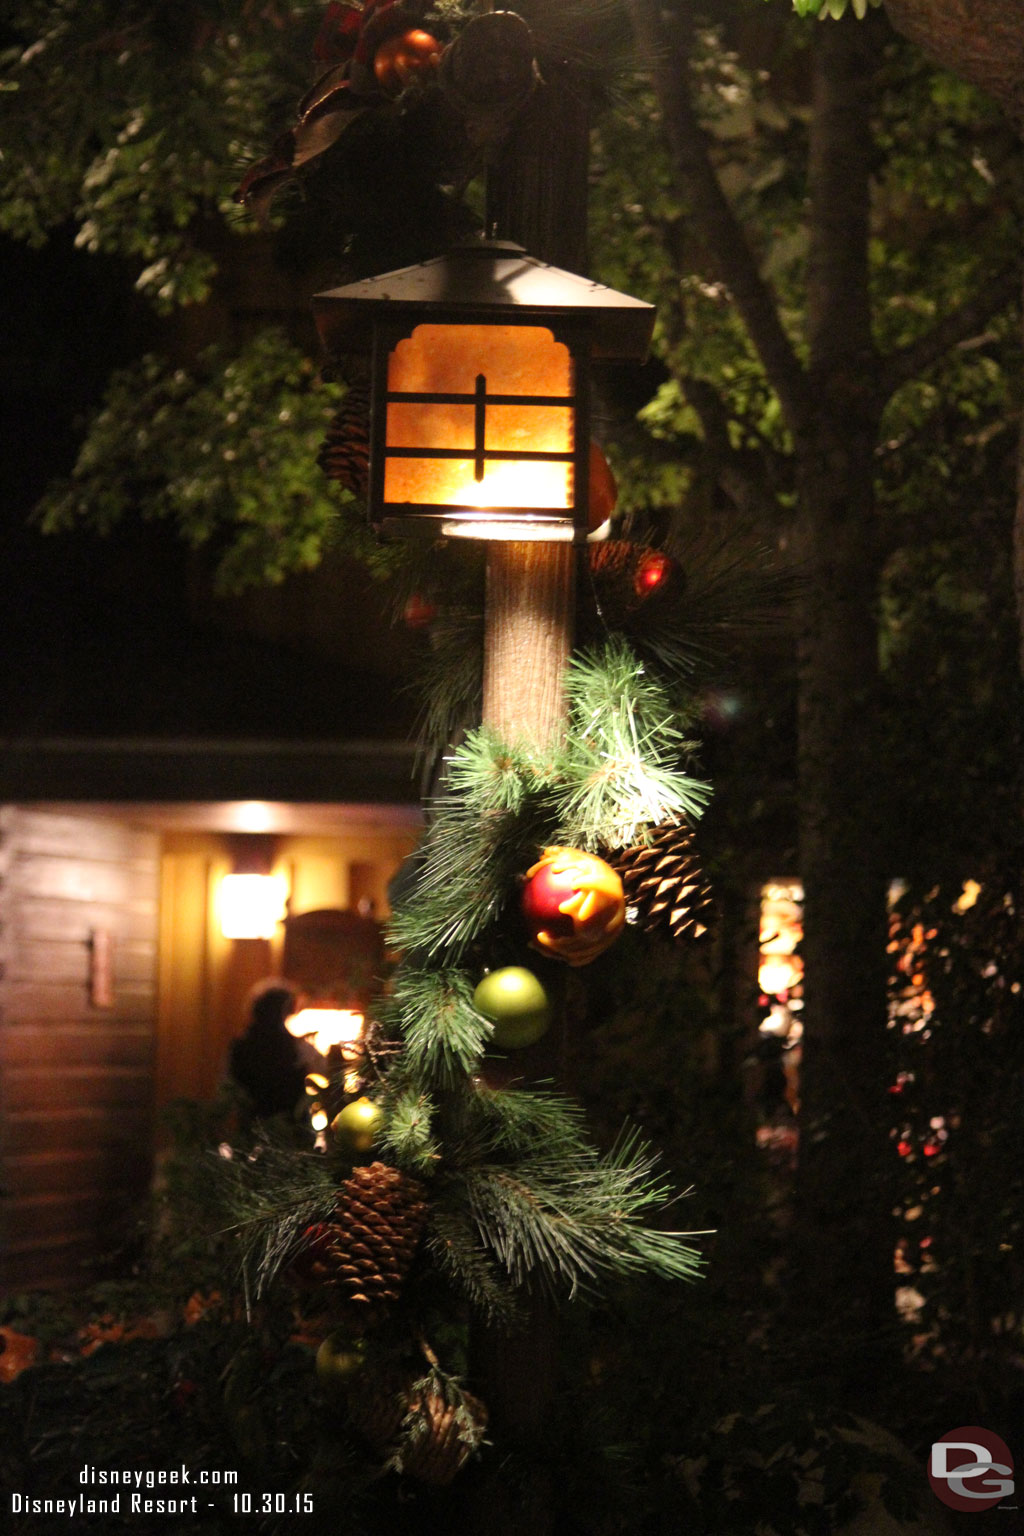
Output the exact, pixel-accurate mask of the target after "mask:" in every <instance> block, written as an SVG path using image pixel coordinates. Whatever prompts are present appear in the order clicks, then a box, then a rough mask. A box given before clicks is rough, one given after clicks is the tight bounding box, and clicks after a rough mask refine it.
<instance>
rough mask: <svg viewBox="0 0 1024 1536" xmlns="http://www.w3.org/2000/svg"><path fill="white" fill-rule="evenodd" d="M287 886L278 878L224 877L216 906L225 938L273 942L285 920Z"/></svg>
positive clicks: (283, 880)
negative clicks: (268, 940) (269, 940)
mask: <svg viewBox="0 0 1024 1536" xmlns="http://www.w3.org/2000/svg"><path fill="white" fill-rule="evenodd" d="M287 901H288V884H287V881H286V880H285V879H284V878H283V877H282V876H280V875H225V876H224V878H223V880H222V881H221V883H220V890H219V892H218V905H219V908H220V931H221V933H222V934H223V935H224V937H225V938H226V939H272V938H273V937H274V935H275V933H276V932H277V925H278V923H280V922H283V921H284V916H285V908H286V905H287Z"/></svg>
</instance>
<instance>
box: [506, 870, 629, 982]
mask: <svg viewBox="0 0 1024 1536" xmlns="http://www.w3.org/2000/svg"><path fill="white" fill-rule="evenodd" d="M520 905H521V910H522V914H523V918H524V920H525V922H526V927H527V931H528V933H529V941H530V945H531V947H532V948H534V949H536V950H539V952H540V953H541V954H542V955H552V956H554V957H555V958H556V959H558V960H564V961H565V962H566V964H567V965H572V966H578V965H589V964H590V962H591V961H592V960H596V959H597V957H598V955H600V954H602V953H603V952H604V951H605V950H606V949H607V948H608V947H609V945H611V944H613V943H614V942H615V940H616V939H617V938H618V936H619V934H620V933H621V932H622V928H623V925H624V924H625V921H626V901H625V896H624V894H623V889H622V881H621V879H620V878H619V876H618V875H617V874H616V872H615V870H614V869H612V867H611V865H610V864H606V863H605V861H604V859H599V858H598V857H597V856H596V855H595V854H592V853H586V852H584V851H583V850H582V849H580V848H557V847H555V848H545V849H544V852H543V853H542V854H541V856H540V858H539V859H538V860H537V862H536V864H534V865H533V866H532V867H531V868H530V869H528V870H527V872H526V878H525V882H524V884H523V889H522V896H521V901H520Z"/></svg>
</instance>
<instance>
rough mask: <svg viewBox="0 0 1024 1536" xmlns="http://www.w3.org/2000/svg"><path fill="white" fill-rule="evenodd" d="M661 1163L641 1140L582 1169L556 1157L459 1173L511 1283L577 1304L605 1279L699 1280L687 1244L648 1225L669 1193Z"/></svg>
mask: <svg viewBox="0 0 1024 1536" xmlns="http://www.w3.org/2000/svg"><path fill="white" fill-rule="evenodd" d="M655 1165H656V1159H655V1158H654V1156H653V1155H652V1153H651V1152H650V1150H649V1149H648V1148H647V1147H646V1145H645V1144H644V1143H643V1142H642V1141H641V1140H640V1139H639V1137H638V1136H637V1135H636V1133H634V1132H629V1133H627V1134H626V1135H624V1136H623V1137H621V1138H620V1140H619V1141H618V1143H617V1144H616V1146H615V1147H613V1148H612V1149H611V1151H610V1152H609V1153H607V1155H606V1156H604V1157H601V1158H599V1157H598V1156H597V1154H596V1153H594V1152H591V1155H590V1157H589V1158H587V1157H580V1158H577V1160H576V1161H575V1162H567V1161H566V1160H565V1159H562V1158H558V1159H551V1158H550V1157H544V1156H540V1157H534V1158H525V1159H523V1160H522V1161H520V1162H518V1163H515V1164H510V1165H502V1164H493V1163H492V1164H487V1163H481V1164H478V1165H476V1166H473V1167H469V1168H465V1169H462V1170H460V1173H459V1175H458V1178H459V1182H460V1184H461V1186H462V1187H461V1191H460V1193H461V1196H462V1198H463V1199H464V1200H465V1202H466V1206H467V1209H468V1211H469V1212H470V1214H471V1215H472V1218H473V1220H474V1221H475V1223H476V1226H477V1229H478V1231H479V1233H480V1237H481V1238H482V1240H483V1241H484V1242H485V1243H486V1244H487V1245H488V1247H490V1248H491V1249H493V1251H494V1253H495V1254H496V1256H497V1257H498V1258H499V1259H500V1260H501V1263H502V1264H503V1266H504V1267H505V1269H506V1270H507V1271H508V1274H509V1277H510V1279H511V1280H512V1283H513V1284H514V1285H516V1286H524V1285H527V1284H528V1283H530V1282H531V1281H533V1282H535V1283H537V1284H539V1285H541V1286H542V1287H546V1288H551V1287H552V1285H553V1284H554V1283H555V1282H561V1284H562V1285H563V1286H565V1287H566V1288H567V1289H568V1294H569V1296H570V1298H572V1297H574V1296H575V1295H576V1294H577V1292H578V1291H579V1289H580V1288H581V1287H584V1288H587V1289H590V1288H592V1287H593V1286H594V1285H595V1283H596V1282H597V1281H598V1280H599V1279H600V1278H607V1277H609V1276H620V1277H624V1276H627V1275H630V1274H636V1273H641V1272H642V1273H647V1274H655V1275H659V1276H661V1277H663V1278H665V1279H674V1280H679V1279H692V1278H693V1277H694V1276H695V1275H696V1274H697V1273H698V1272H699V1268H700V1256H699V1254H698V1253H697V1251H696V1250H695V1249H694V1248H692V1247H690V1246H689V1245H688V1244H687V1243H686V1242H684V1240H683V1239H684V1238H686V1237H689V1236H692V1235H694V1234H692V1233H680V1232H661V1231H657V1230H655V1229H653V1228H650V1227H646V1226H645V1225H644V1224H643V1222H642V1220H641V1219H640V1218H641V1217H642V1216H643V1215H644V1214H645V1213H646V1212H647V1211H648V1210H650V1209H652V1208H660V1207H662V1206H664V1204H665V1203H666V1201H667V1199H668V1198H669V1193H670V1192H669V1190H668V1188H667V1186H666V1185H665V1184H664V1182H663V1181H661V1180H660V1179H658V1178H656V1177H655V1173H654V1170H655Z"/></svg>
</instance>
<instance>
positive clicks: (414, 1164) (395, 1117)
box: [378, 1086, 441, 1176]
mask: <svg viewBox="0 0 1024 1536" xmlns="http://www.w3.org/2000/svg"><path fill="white" fill-rule="evenodd" d="M435 1111H436V1106H435V1105H434V1103H433V1101H432V1100H431V1099H430V1098H429V1097H428V1095H427V1094H425V1093H423V1092H422V1091H421V1090H419V1089H418V1088H417V1087H415V1086H410V1087H403V1088H400V1089H399V1090H398V1091H397V1092H394V1093H392V1094H390V1095H386V1096H385V1099H384V1123H383V1127H382V1129H381V1131H380V1133H379V1136H378V1144H379V1147H380V1150H381V1152H382V1153H384V1154H385V1155H386V1156H389V1157H391V1158H392V1159H393V1160H394V1162H395V1163H396V1164H397V1166H398V1167H399V1168H403V1169H405V1170H406V1172H408V1173H415V1174H419V1175H421V1176H422V1175H424V1174H429V1173H431V1172H432V1171H433V1170H434V1168H435V1166H436V1164H437V1162H438V1160H439V1158H440V1156H441V1151H440V1147H439V1144H438V1142H437V1140H436V1139H435V1137H434V1134H433V1130H432V1125H433V1118H434V1114H435Z"/></svg>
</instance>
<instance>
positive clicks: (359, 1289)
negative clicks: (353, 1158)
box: [290, 1163, 427, 1323]
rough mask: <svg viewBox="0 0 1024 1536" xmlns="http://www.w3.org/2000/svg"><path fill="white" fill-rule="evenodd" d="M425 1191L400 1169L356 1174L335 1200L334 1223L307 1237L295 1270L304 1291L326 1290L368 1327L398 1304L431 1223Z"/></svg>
mask: <svg viewBox="0 0 1024 1536" xmlns="http://www.w3.org/2000/svg"><path fill="white" fill-rule="evenodd" d="M424 1193H425V1191H424V1189H423V1185H422V1184H420V1183H419V1182H418V1181H417V1180H416V1179H411V1178H409V1177H408V1176H407V1175H406V1174H404V1173H402V1172H400V1171H399V1169H397V1168H389V1167H387V1166H386V1165H385V1164H384V1163H371V1164H370V1166H369V1167H368V1168H355V1169H354V1170H353V1172H352V1177H351V1178H350V1179H346V1181H345V1183H344V1184H343V1185H342V1186H341V1188H340V1189H339V1190H338V1192H337V1194H336V1196H335V1207H334V1218H333V1220H331V1221H322V1222H317V1223H316V1225H314V1226H311V1227H308V1228H307V1229H306V1231H305V1233H304V1234H303V1243H302V1250H301V1252H299V1253H298V1254H297V1255H296V1258H295V1260H294V1261H293V1263H292V1265H291V1271H290V1272H291V1275H292V1278H293V1279H294V1280H296V1281H297V1282H298V1283H299V1284H300V1285H306V1286H315V1287H325V1288H327V1289H329V1290H330V1291H331V1292H332V1294H333V1296H334V1297H335V1298H336V1299H337V1300H340V1301H342V1302H346V1303H349V1304H350V1305H351V1306H352V1307H353V1308H354V1309H355V1310H356V1311H358V1312H359V1313H360V1314H361V1317H362V1320H363V1321H364V1322H367V1323H369V1322H373V1321H375V1320H376V1314H377V1313H378V1312H379V1311H380V1310H381V1309H383V1308H386V1307H387V1305H388V1304H389V1303H390V1302H393V1301H396V1300H397V1299H398V1295H399V1293H400V1291H401V1288H402V1284H403V1282H404V1280H405V1277H406V1274H407V1273H408V1270H409V1265H410V1264H411V1262H412V1256H413V1253H414V1252H415V1249H416V1245H417V1243H418V1242H419V1240H420V1235H421V1233H422V1231H423V1226H424V1223H425V1222H426V1219H427V1206H426V1201H425V1200H424V1198H423V1196H424Z"/></svg>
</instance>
